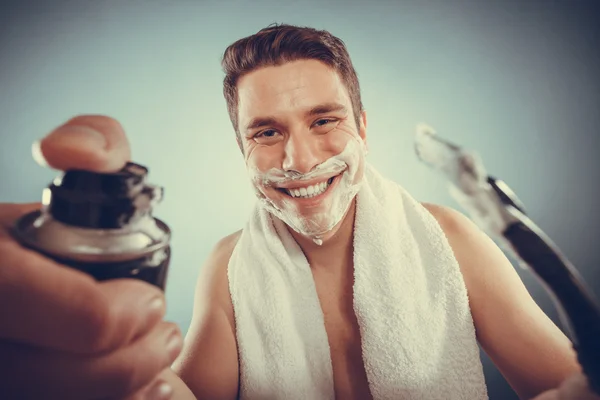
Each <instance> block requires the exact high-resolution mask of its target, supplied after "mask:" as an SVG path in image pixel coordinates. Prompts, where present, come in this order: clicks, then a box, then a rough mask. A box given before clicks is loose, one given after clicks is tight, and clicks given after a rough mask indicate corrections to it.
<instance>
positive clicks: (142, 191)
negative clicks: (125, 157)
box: [43, 162, 162, 229]
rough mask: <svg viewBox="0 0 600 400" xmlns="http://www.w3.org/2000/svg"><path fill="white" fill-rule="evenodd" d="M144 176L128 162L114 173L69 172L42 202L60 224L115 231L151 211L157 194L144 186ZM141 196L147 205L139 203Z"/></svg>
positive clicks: (52, 187)
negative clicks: (145, 198) (145, 199)
mask: <svg viewBox="0 0 600 400" xmlns="http://www.w3.org/2000/svg"><path fill="white" fill-rule="evenodd" d="M147 175H148V169H147V168H146V167H144V166H142V165H139V164H134V163H131V162H130V163H127V165H125V167H123V169H121V170H120V171H117V172H114V173H97V172H91V171H84V170H69V171H66V172H64V173H63V174H62V175H61V176H60V177H58V178H56V179H55V180H54V182H53V183H52V184H51V185H50V186H49V187H48V189H46V191H45V195H44V199H43V202H44V205H45V206H46V207H47V211H48V212H49V213H50V215H52V217H53V218H54V219H56V220H57V221H60V222H62V223H64V224H67V225H71V226H77V227H81V228H90V229H119V228H122V227H124V226H126V225H127V224H129V223H131V222H132V220H134V219H135V218H136V217H137V216H139V215H140V214H144V215H145V214H148V213H150V212H151V211H152V210H151V205H152V200H153V199H154V198H155V197H157V190H156V189H155V188H154V187H151V186H148V185H146V176H147ZM160 194H162V190H161V191H160ZM143 196H145V197H147V198H148V199H149V201H146V202H144V201H139V199H140V197H143ZM140 208H145V209H143V210H141V209H140Z"/></svg>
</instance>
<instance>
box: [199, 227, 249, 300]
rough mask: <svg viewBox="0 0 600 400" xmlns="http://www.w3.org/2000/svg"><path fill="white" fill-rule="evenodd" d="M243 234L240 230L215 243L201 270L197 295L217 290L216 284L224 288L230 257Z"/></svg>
mask: <svg viewBox="0 0 600 400" xmlns="http://www.w3.org/2000/svg"><path fill="white" fill-rule="evenodd" d="M241 234H242V231H241V230H239V231H237V232H235V233H232V234H231V235H228V236H225V237H224V238H222V239H221V240H219V241H218V242H217V244H215V246H214V247H213V249H212V251H211V252H210V254H209V255H208V258H207V259H206V262H205V263H204V265H203V266H202V269H201V270H200V274H199V276H198V287H197V288H196V294H197V295H199V294H200V295H201V294H202V293H205V292H206V291H207V290H208V291H213V290H215V289H216V287H215V284H217V285H218V288H219V289H222V286H223V285H222V284H224V283H226V281H227V266H228V265H229V259H230V258H231V254H232V253H233V249H234V248H235V246H236V244H237V242H238V240H239V238H240V236H241ZM219 284H220V285H219ZM225 287H227V285H225ZM199 291H200V293H199Z"/></svg>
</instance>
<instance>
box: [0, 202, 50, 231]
mask: <svg viewBox="0 0 600 400" xmlns="http://www.w3.org/2000/svg"><path fill="white" fill-rule="evenodd" d="M41 207H42V205H41V204H40V203H23V204H19V203H15V204H12V203H11V204H8V203H0V239H1V238H3V237H6V236H7V233H8V230H9V229H10V228H11V227H12V225H13V224H14V223H15V221H16V220H17V218H19V217H21V216H23V215H25V214H27V213H29V212H32V211H35V210H39V209H40V208H41Z"/></svg>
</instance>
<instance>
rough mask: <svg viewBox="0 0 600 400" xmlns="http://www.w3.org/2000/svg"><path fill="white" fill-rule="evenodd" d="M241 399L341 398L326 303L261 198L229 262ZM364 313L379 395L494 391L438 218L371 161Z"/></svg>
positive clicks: (368, 364)
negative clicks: (487, 381) (486, 376)
mask: <svg viewBox="0 0 600 400" xmlns="http://www.w3.org/2000/svg"><path fill="white" fill-rule="evenodd" d="M228 278H229V290H230V293H231V298H232V302H233V308H234V315H235V323H236V336H237V342H238V353H239V357H240V379H241V382H240V398H241V399H243V400H247V399H250V400H258V399H260V400H268V399H282V400H284V399H285V400H296V399H297V400H330V399H334V398H335V394H334V382H333V371H332V363H331V354H330V349H329V342H328V339H327V332H326V330H325V324H324V317H323V312H322V309H321V306H320V303H319V299H318V296H317V291H316V286H315V283H314V280H313V275H312V273H311V270H310V266H309V264H308V262H307V260H306V257H305V256H304V254H303V253H302V251H301V249H300V248H299V246H298V245H297V243H296V242H295V240H294V239H293V238H292V236H291V235H290V233H289V232H288V230H287V228H286V227H285V225H284V224H283V223H282V222H281V221H280V220H278V219H277V218H273V217H272V216H271V214H269V213H268V212H267V211H265V210H264V209H263V208H261V207H260V206H259V205H257V206H256V208H255V210H254V212H253V214H252V216H251V219H250V221H249V222H248V224H247V226H246V228H245V229H244V230H243V232H242V234H241V237H240V239H239V241H238V243H237V245H236V247H235V249H234V251H233V254H232V256H231V259H230V261H229V267H228ZM354 278H355V281H354V310H355V313H356V316H357V319H358V323H359V327H360V333H361V340H362V354H363V361H364V364H365V370H366V373H367V379H368V381H369V388H370V390H371V394H372V395H373V398H374V400H383V399H423V400H425V399H427V400H437V399H439V400H442V399H443V400H455V399H456V400H458V399H461V400H463V399H464V400H481V399H487V398H488V396H487V389H486V385H485V381H484V376H483V369H482V365H481V361H480V358H479V348H478V346H477V341H476V338H475V330H474V326H473V320H472V316H471V313H470V308H469V303H468V298H467V292H466V288H465V284H464V281H463V277H462V274H461V272H460V269H459V266H458V263H457V261H456V259H455V257H454V255H453V253H452V249H451V248H450V245H449V243H448V241H447V239H446V237H445V235H444V233H443V231H442V230H441V228H440V226H439V225H438V223H437V221H436V220H435V218H434V217H433V216H432V215H431V214H430V213H429V212H428V211H427V210H426V209H425V208H424V207H423V206H422V205H421V204H420V203H418V202H417V201H415V200H414V199H413V198H412V197H411V196H410V195H409V194H408V193H407V192H406V191H405V190H404V189H403V188H402V187H401V186H399V185H398V184H396V183H394V182H391V181H389V180H387V179H385V178H383V177H382V176H381V175H380V174H379V173H378V172H377V171H376V170H375V169H374V168H373V167H372V166H370V165H367V168H366V172H365V182H364V184H363V186H362V187H361V189H360V191H359V193H358V195H357V211H356V217H355V228H354Z"/></svg>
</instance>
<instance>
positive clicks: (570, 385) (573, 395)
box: [558, 373, 600, 400]
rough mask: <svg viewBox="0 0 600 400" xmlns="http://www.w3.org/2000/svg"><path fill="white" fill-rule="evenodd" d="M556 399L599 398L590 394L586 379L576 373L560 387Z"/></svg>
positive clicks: (596, 399) (590, 399)
mask: <svg viewBox="0 0 600 400" xmlns="http://www.w3.org/2000/svg"><path fill="white" fill-rule="evenodd" d="M558 399H560V400H569V399H577V400H599V399H600V396H599V395H597V394H595V393H593V392H592V389H591V388H590V386H589V382H588V379H587V377H586V376H585V375H584V374H582V373H576V374H573V375H571V376H570V377H569V378H567V379H566V380H565V381H564V382H563V383H562V384H561V385H560V387H559V388H558Z"/></svg>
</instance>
